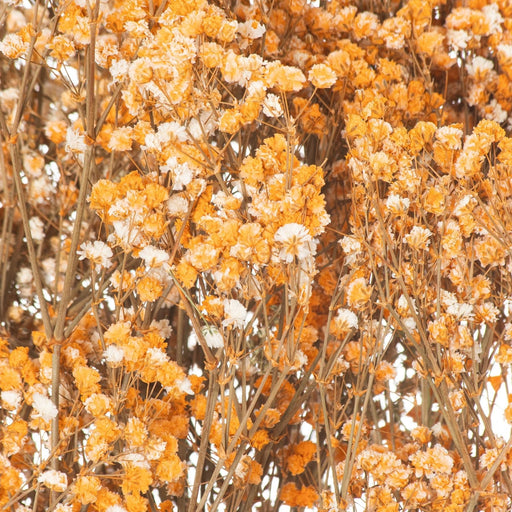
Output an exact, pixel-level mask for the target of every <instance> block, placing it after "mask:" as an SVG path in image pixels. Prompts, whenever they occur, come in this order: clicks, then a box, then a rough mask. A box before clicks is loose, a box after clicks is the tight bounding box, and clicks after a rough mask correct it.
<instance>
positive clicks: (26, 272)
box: [16, 267, 34, 286]
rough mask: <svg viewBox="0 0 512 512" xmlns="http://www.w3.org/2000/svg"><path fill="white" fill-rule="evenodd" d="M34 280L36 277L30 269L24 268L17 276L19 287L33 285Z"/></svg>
mask: <svg viewBox="0 0 512 512" xmlns="http://www.w3.org/2000/svg"><path fill="white" fill-rule="evenodd" d="M33 280H34V275H33V274H32V270H30V269H29V268H28V267H23V268H22V269H21V270H20V271H19V272H18V273H17V274H16V282H17V283H18V285H19V286H23V285H27V284H29V283H31V282H32V281H33Z"/></svg>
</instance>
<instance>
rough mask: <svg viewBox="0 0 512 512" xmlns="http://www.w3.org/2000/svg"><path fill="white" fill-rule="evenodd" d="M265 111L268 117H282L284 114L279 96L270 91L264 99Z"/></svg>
mask: <svg viewBox="0 0 512 512" xmlns="http://www.w3.org/2000/svg"><path fill="white" fill-rule="evenodd" d="M263 113H264V114H265V115H266V116H267V117H281V116H282V115H283V107H282V106H281V100H280V99H279V96H276V95H275V94H272V93H268V94H267V95H266V96H265V99H264V100H263Z"/></svg>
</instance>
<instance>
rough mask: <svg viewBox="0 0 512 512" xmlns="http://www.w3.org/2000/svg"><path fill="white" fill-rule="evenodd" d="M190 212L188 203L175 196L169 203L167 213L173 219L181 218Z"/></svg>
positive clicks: (182, 198) (181, 197)
mask: <svg viewBox="0 0 512 512" xmlns="http://www.w3.org/2000/svg"><path fill="white" fill-rule="evenodd" d="M187 211H188V201H187V200H186V199H185V198H184V197H183V196H179V195H173V196H171V197H170V198H169V200H168V201H167V212H168V214H169V215H170V216H171V217H179V216H180V215H184V214H185V213H187Z"/></svg>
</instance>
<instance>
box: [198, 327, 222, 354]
mask: <svg viewBox="0 0 512 512" xmlns="http://www.w3.org/2000/svg"><path fill="white" fill-rule="evenodd" d="M202 333H203V336H204V339H205V341H206V344H207V345H208V346H209V347H210V348H221V347H223V346H224V338H223V337H222V334H221V333H220V332H219V330H218V329H217V328H216V327H214V326H213V325H206V326H205V327H203V329H202Z"/></svg>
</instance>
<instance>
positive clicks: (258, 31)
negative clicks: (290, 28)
mask: <svg viewBox="0 0 512 512" xmlns="http://www.w3.org/2000/svg"><path fill="white" fill-rule="evenodd" d="M237 30H238V33H239V34H240V35H241V36H243V37H246V38H247V39H259V38H260V37H261V36H263V34H264V33H265V30H266V29H265V26H264V25H261V24H260V23H258V22H257V21H256V20H248V21H246V22H245V23H239V24H238V29H237Z"/></svg>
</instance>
